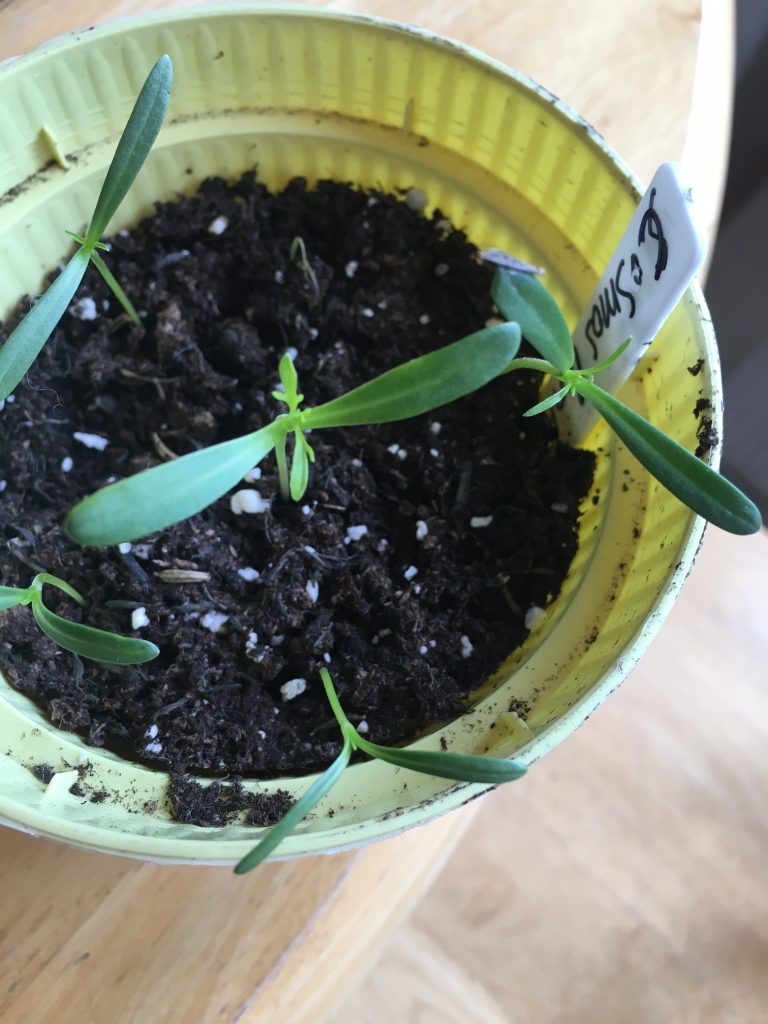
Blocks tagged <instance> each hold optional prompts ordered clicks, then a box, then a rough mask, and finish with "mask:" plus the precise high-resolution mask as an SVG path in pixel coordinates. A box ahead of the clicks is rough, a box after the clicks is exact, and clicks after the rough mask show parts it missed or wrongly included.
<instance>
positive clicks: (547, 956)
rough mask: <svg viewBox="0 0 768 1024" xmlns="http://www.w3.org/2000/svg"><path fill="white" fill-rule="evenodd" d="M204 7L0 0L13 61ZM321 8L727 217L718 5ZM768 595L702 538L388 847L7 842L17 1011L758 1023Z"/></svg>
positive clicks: (741, 561) (761, 577)
mask: <svg viewBox="0 0 768 1024" xmlns="http://www.w3.org/2000/svg"><path fill="white" fill-rule="evenodd" d="M188 6H193V5H192V4H191V3H188V2H183V0H182V2H176V3H173V2H168V0H166V2H165V3H160V2H152V0H150V2H122V0H81V2H79V3H62V0H0V59H3V58H4V57H7V56H11V55H13V54H15V53H22V52H25V51H27V50H29V49H31V48H32V47H33V46H35V45H37V44H38V43H39V42H41V41H44V40H45V39H46V38H49V37H50V36H53V35H55V34H57V33H59V32H61V31H65V30H66V29H68V28H72V27H76V26H80V25H84V24H90V23H94V22H99V21H104V20H106V19H107V18H108V17H112V16H118V15H125V14H128V13H139V12H142V11H147V10H152V9H156V8H160V7H188ZM313 6H325V7H328V8H331V9H334V10H357V11H365V12H367V13H372V14H380V15H385V16H389V17H394V18H400V19H401V20H406V21H410V22H412V23H414V24H417V25H421V26H424V27H427V28H430V29H434V30H436V31H439V32H442V33H444V34H447V35H451V36H454V37H456V38H459V39H461V40H463V41H465V42H468V43H471V44H472V45H475V46H477V47H479V48H480V49H483V50H485V51H486V52H488V53H490V54H492V55H493V56H495V57H497V58H499V59H501V60H503V61H504V62H506V63H508V64H510V65H513V66H516V67H518V68H520V69H521V70H523V71H525V72H527V73H529V74H531V75H532V76H533V77H534V78H537V79H538V80H540V81H542V82H543V83H545V84H546V85H548V86H549V87H550V88H551V89H552V90H553V91H554V92H556V93H558V94H559V95H560V96H562V98H563V99H565V100H566V101H567V102H569V103H570V104H571V105H572V106H574V107H575V108H577V109H579V110H580V111H581V112H582V113H584V114H585V115H586V116H587V117H588V118H589V119H590V120H591V121H592V122H593V123H594V124H595V125H596V126H597V127H598V128H599V129H600V130H601V131H602V132H603V133H604V134H605V135H606V136H607V138H608V140H609V141H610V142H611V143H612V144H613V145H614V146H615V147H616V148H617V149H618V150H619V151H620V152H621V153H622V154H623V156H624V157H625V159H626V160H627V161H628V162H629V164H630V165H631V166H632V167H633V168H634V170H635V171H636V173H637V174H638V175H639V176H640V178H641V179H643V180H647V179H648V178H649V177H650V175H651V174H652V172H653V170H654V169H655V167H656V165H657V164H658V163H659V162H660V161H661V160H663V159H668V158H674V157H680V156H681V155H683V154H684V155H685V157H686V159H687V161H688V164H689V166H690V168H691V169H692V172H693V175H692V176H693V180H694V184H695V186H696V188H697V192H698V194H699V197H700V199H701V200H703V207H704V219H705V220H706V222H707V223H708V224H709V226H710V229H712V228H713V227H714V225H715V223H716V219H717V211H718V208H719V201H720V196H721V190H722V185H723V180H724V167H725V154H726V148H727V138H728V111H729V101H730V89H731V75H732V49H731V47H732V25H731V22H730V18H731V16H732V9H731V5H730V4H729V3H719V4H718V3H715V2H714V0H713V3H712V4H711V6H710V5H709V4H707V3H705V8H706V9H707V17H706V19H705V22H704V26H703V30H702V33H701V36H700V24H699V23H700V15H701V3H700V2H699V0H647V2H645V3H643V4H632V3H629V2H626V3H616V0H591V2H589V3H587V4H585V3H583V0H579V2H576V0H538V2H537V3H536V4H516V3H511V2H510V0H482V2H480V3H470V2H468V0H456V2H454V3H449V2H447V0H432V2H429V0H421V2H420V0H412V2H410V3H405V2H404V0H368V2H354V0H333V2H329V3H325V4H323V3H320V2H317V0H315V3H314V4H313ZM700 50H701V52H702V53H704V54H705V56H706V60H705V66H706V70H707V73H706V75H705V76H701V75H700V76H698V78H697V76H696V74H695V65H696V57H697V53H698V52H699V51H700ZM767 580H768V541H767V539H766V536H765V535H764V534H763V535H759V536H757V537H754V538H750V539H747V540H738V541H736V540H734V539H732V538H729V537H726V536H725V535H723V534H720V533H718V532H717V531H714V530H710V531H709V533H708V536H707V540H706V543H705V546H704V549H703V553H702V555H701V557H700V561H699V565H698V566H697V568H696V569H695V571H694V574H693V576H692V578H691V580H690V581H689V583H688V584H687V586H686V589H685V592H684V594H683V596H682V598H681V600H680V602H679V603H678V605H677V606H676V608H675V610H674V612H673V614H672V617H671V619H670V621H669V623H668V624H667V625H666V626H665V627H664V629H663V631H662V633H661V636H660V637H659V639H658V640H657V641H656V643H655V645H654V647H653V648H652V650H651V652H650V653H649V654H648V655H647V656H646V658H645V660H644V662H643V664H642V666H641V667H640V668H638V669H637V670H636V672H635V673H634V675H633V676H632V678H631V680H630V681H629V682H628V683H627V684H625V686H624V687H623V688H622V690H621V691H620V692H619V693H618V694H617V695H616V696H614V697H612V698H611V700H610V701H609V702H608V704H607V706H606V707H605V708H604V709H601V711H600V712H599V713H598V714H597V715H596V716H595V717H594V718H593V719H592V720H591V721H590V722H589V724H588V725H587V726H586V727H585V728H584V729H582V730H580V731H579V732H578V733H577V734H576V735H575V736H574V737H573V738H571V739H570V740H569V741H568V742H567V743H566V744H564V745H563V746H561V747H560V748H558V749H557V750H556V751H555V752H554V753H553V754H551V755H550V756H549V757H548V758H546V759H545V760H544V761H543V762H542V763H540V764H539V765H537V769H536V771H535V772H532V773H531V776H530V779H529V780H528V781H527V782H526V785H525V787H509V788H507V789H502V790H500V791H498V792H497V793H494V794H493V795H491V796H490V797H488V798H486V799H485V800H484V801H480V802H477V803H475V804H474V805H473V806H472V807H470V808H468V809H465V810H464V811H462V812H459V813H457V814H454V815H453V816H452V817H450V818H448V819H446V820H443V821H440V822H436V823H434V824H433V825H431V826H429V827H428V828H425V829H421V830H419V831H417V832H414V833H411V834H409V835H407V836H403V837H400V838H398V839H394V840H391V841H389V842H387V843H385V844H382V845H379V846H377V847H373V848H369V849H367V850H363V851H358V852H355V853H350V854H342V855H338V856H335V857H326V858H313V859H312V860H305V861H300V862H293V863H290V864H277V865H267V866H266V867H265V868H263V869H262V870H261V871H260V872H258V873H257V874H256V875H255V876H251V877H250V878H249V879H247V880H245V881H243V880H238V879H235V878H233V877H232V876H231V875H230V874H229V873H228V872H226V871H222V870H219V869H208V868H198V869H188V868H180V869H174V868H157V867H153V866H150V865H140V864H135V863H130V862H123V861H120V860H115V859H110V858H107V857H103V856H98V855H94V854H87V853H82V852H79V851H75V850H70V849H66V848H64V847H61V846H58V845H55V844H49V843H46V842H43V841H40V840H35V839H32V838H30V837H28V836H23V835H19V834H16V833H12V832H8V831H4V832H2V833H1V834H0V864H1V865H2V870H3V874H2V880H3V883H4V884H3V886H2V896H0V906H2V910H1V911H0V1019H1V1020H2V1021H3V1022H4V1024H15V1022H17V1021H19V1022H20V1021H24V1022H32V1024H47V1022H54V1021H55V1022H56V1024H70V1022H72V1024H74V1022H78V1024H90V1022H94V1024H95V1022H99V1024H102V1022H105V1021H108V1022H110V1024H134V1022H135V1024H138V1022H141V1024H157V1022H173V1024H175V1022H182V1021H183V1022H184V1024H207V1022H209V1021H210V1022H214V1021H217V1022H230V1021H231V1022H234V1021H242V1022H245V1024H247V1022H257V1021H258V1022H270V1024H271V1022H272V1021H280V1022H281V1024H282V1022H287V1024H294V1022H295V1024H304V1022H307V1024H310V1022H311V1024H320V1022H321V1021H323V1020H326V1019H329V1018H328V1014H329V1013H330V1008H331V1007H332V1006H337V1009H336V1010H335V1011H334V1012H333V1013H332V1014H331V1019H333V1020H334V1021H336V1022H337V1024H352V1021H353V1020H354V1021H356V1022H376V1024H378V1022H379V1021H384V1020H393V1019H394V1020H398V1021H406V1022H409V1024H410V1022H419V1024H426V1022H431V1021H448V1022H450V1021H456V1022H459V1021H461V1022H462V1024H470V1022H475V1021H476V1022H478V1024H479V1022H481V1021H482V1022H483V1024H499V1022H502V1021H507V1022H512V1021H514V1022H518V1021H521V1022H523V1021H525V1022H527V1021H530V1022H531V1024H533V1022H536V1024H546V1022H550V1021H551V1022H555V1021H557V1022H558V1024H560V1022H573V1024H582V1022H583V1024H587V1022H589V1024H602V1022H603V1021H604V1022H605V1024H608V1022H609V1021H610V1022H611V1024H614V1022H618V1021H626V1022H631V1024H637V1022H645V1021H648V1022H649V1024H650V1022H651V1021H653V1022H654V1024H656V1022H660V1021H664V1022H669V1021H680V1022H681V1024H682V1022H691V1024H694V1022H699V1021H708V1022H709V1021H712V1022H715V1021H717V1022H720V1021H728V1022H731V1021H733V1022H741V1021H743V1022H744V1024H754V1022H757V1021H760V1020H766V1019H768V1017H766V1016H761V1014H764V1013H765V1009H764V1008H765V1006H766V1005H767V1004H768V1000H766V996H768V991H766V990H765V984H766V983H765V980H764V978H765V976H766V974H768V971H767V970H766V968H768V956H767V955H766V935H767V931H766V923H765V922H766V920H768V914H767V913H766V911H768V895H767V892H766V885H765V868H764V861H765V858H764V850H765V840H766V824H765V815H764V805H765V801H764V798H763V794H764V793H765V783H766V775H767V774H768V769H766V767H765V765H766V759H765V757H764V753H763V752H764V750H765V749H766V744H765V739H766V736H765V733H766V721H765V718H766V716H765V704H764V701H763V700H762V687H761V680H764V678H765V668H764V665H765V662H766V654H768V644H767V642H766V634H765V623H764V618H765V609H766V607H767V606H768V602H766V597H767V596H768V595H766V581H767ZM472 822H473V823H474V824H472V827H470V828H468V826H470V824H471V823H472ZM462 833H464V837H463V839H461V836H462ZM460 839H461V841H460V843H459V845H458V847H457V848H456V849H455V852H453V854H452V855H451V851H452V849H453V848H454V847H455V846H456V843H457V842H458V841H459V840H460ZM761 844H762V848H761ZM449 855H451V856H450V859H449V860H448V863H447V866H445V868H444V870H443V871H442V873H441V874H440V876H439V878H438V880H437V882H436V883H435V884H434V886H433V887H432V889H431V890H430V891H429V893H428V894H427V896H426V898H424V899H422V900H421V902H419V903H418V905H417V909H416V911H415V913H414V914H413V915H412V916H411V918H410V920H409V921H408V922H407V923H405V924H402V923H400V924H399V925H398V924H397V922H398V921H400V920H401V919H402V918H403V916H404V914H405V913H406V912H407V911H408V910H410V909H412V908H413V907H414V905H416V903H417V897H419V896H420V895H421V894H422V893H423V891H424V889H425V888H426V886H427V885H428V883H429V882H430V881H432V880H433V879H434V877H435V875H436V873H437V872H438V871H439V869H440V867H441V866H442V865H443V864H444V863H445V861H446V858H448V857H449ZM395 926H396V927H395ZM393 928H394V929H395V930H394V931H393V932H392V929H393ZM390 932H392V937H391V939H390V941H389V944H388V945H387V947H386V949H385V953H384V955H383V957H382V959H380V960H379V962H378V965H377V967H376V968H375V970H374V971H373V972H372V973H369V974H367V975H364V974H363V973H362V970H361V967H362V965H363V964H364V963H365V962H366V960H368V959H370V957H371V955H372V953H373V952H374V951H375V950H376V949H377V948H378V947H379V946H380V944H381V942H382V941H383V939H384V938H385V937H386V936H387V935H388V934H389V933H390ZM361 979H364V980H363V981H362V982H361ZM356 980H357V981H358V983H359V988H358V990H357V991H356V992H354V993H352V994H351V995H350V996H348V997H347V998H346V1001H344V1002H343V1004H342V1005H341V1006H340V1008H338V1004H339V1001H340V1000H341V999H342V998H343V997H344V993H345V991H346V989H347V988H349V987H350V986H351V985H352V984H353V983H354V982H355V981H356ZM761 986H762V989H761ZM761 994H762V1002H761V1001H760V997H761Z"/></svg>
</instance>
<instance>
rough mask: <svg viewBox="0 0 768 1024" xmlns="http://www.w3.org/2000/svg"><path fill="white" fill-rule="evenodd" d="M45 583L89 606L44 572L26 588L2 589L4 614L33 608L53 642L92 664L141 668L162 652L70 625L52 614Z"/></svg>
mask: <svg viewBox="0 0 768 1024" xmlns="http://www.w3.org/2000/svg"><path fill="white" fill-rule="evenodd" d="M45 583H48V584H50V585H51V586H52V587H57V588H58V589H59V590H63V591H64V593H65V594H67V595H68V596H69V597H71V598H72V599H73V600H75V601H77V603H78V604H79V605H81V606H82V605H84V604H85V599H84V598H83V597H82V596H81V595H80V594H79V593H78V592H77V591H76V590H75V588H74V587H71V586H70V585H69V584H68V583H66V582H65V581H64V580H61V579H59V577H58V576H51V574H50V573H47V572H40V573H38V574H37V576H35V578H34V579H33V580H32V582H31V584H30V585H29V586H28V587H26V588H22V587H0V611H5V610H6V609H8V608H13V607H15V606H16V605H29V606H30V607H31V609H32V614H33V615H34V617H35V622H36V623H37V624H38V626H39V627H40V629H41V630H42V632H43V633H45V635H46V636H47V637H49V639H51V640H53V642H54V643H55V644H58V645H59V647H63V648H64V650H65V651H71V652H72V653H73V654H79V655H80V657H81V658H90V659H91V661H104V662H108V663H110V664H112V665H141V664H143V663H144V662H146V661H152V659H153V658H156V657H157V656H158V654H159V653H160V651H159V650H158V648H157V647H156V646H155V645H154V644H153V643H150V641H149V640H139V639H136V638H135V637H130V636H120V635H119V634H117V633H108V632H107V631H106V630H103V629H94V627H93V626H84V625H83V624H82V623H80V622H70V621H69V619H64V618H62V617H61V615H57V614H56V613H55V612H52V611H51V610H50V608H47V607H46V606H45V602H44V601H43V585H44V584H45Z"/></svg>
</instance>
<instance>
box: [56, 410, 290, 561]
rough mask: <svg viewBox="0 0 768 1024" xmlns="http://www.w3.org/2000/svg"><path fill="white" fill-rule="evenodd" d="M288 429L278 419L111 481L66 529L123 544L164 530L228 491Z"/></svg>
mask: <svg viewBox="0 0 768 1024" xmlns="http://www.w3.org/2000/svg"><path fill="white" fill-rule="evenodd" d="M284 433H285V430H284V427H283V426H282V424H281V422H280V421H279V420H278V421H275V422H274V423H270V424H269V426H267V427H263V428H262V429H261V430H257V431H256V432H255V433H253V434H246V435H245V437H238V438H236V439H235V440H234V441H224V442H223V443H222V444H215V445H213V446H212V447H210V448H204V449H202V451H199V452H193V453H192V454H191V455H183V456H181V458H178V459H174V461H173V462H166V463H163V465H160V466H153V467H152V469H145V470H144V471H143V472H141V473H137V474H136V475H135V476H131V477H128V478H127V479H126V480H120V481H119V482H118V483H116V484H110V486H109V487H104V488H103V489H102V490H100V491H96V493H95V494H91V495H90V496H89V497H87V498H85V499H84V500H83V501H81V502H80V503H79V504H78V505H75V507H74V508H73V509H72V510H71V511H70V513H69V515H68V516H67V518H66V520H65V522H64V529H65V531H66V532H67V533H68V534H69V536H70V537H71V538H72V539H73V540H74V541H76V542H77V543H78V544H121V543H124V542H125V541H130V540H137V539H138V538H139V537H145V536H147V534H150V533H155V532H156V531H158V530H164V529H165V528H166V527H167V526H172V525H173V524H174V523H178V522H180V521H181V520H182V519H188V518H189V517H190V516H193V515H196V513H198V512H200V511H201V510H202V509H204V508H206V507H207V506H208V505H210V504H212V503H213V502H214V501H216V500H217V499H219V498H220V497H221V496H222V495H223V494H226V492H227V491H228V490H229V489H230V488H232V487H234V486H235V485H236V484H237V483H238V482H239V481H240V480H242V478H243V477H244V476H245V474H246V473H247V472H248V470H249V469H252V468H253V467H254V466H255V465H256V464H257V463H259V462H260V461H261V460H262V459H263V458H264V456H265V455H267V454H268V453H269V452H270V451H272V449H273V448H274V447H275V444H276V443H277V441H278V439H280V438H281V437H283V436H284Z"/></svg>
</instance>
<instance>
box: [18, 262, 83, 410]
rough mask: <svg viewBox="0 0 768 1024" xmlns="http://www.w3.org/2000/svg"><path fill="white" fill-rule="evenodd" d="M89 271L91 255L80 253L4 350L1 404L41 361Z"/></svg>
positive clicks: (64, 270) (23, 321)
mask: <svg viewBox="0 0 768 1024" xmlns="http://www.w3.org/2000/svg"><path fill="white" fill-rule="evenodd" d="M87 267H88V254H87V253H86V252H85V251H84V250H83V249H79V250H78V251H77V252H76V253H75V255H74V256H73V257H72V259H71V260H70V261H69V263H68V264H67V265H66V267H64V269H63V270H62V272H61V273H60V274H59V276H58V277H57V278H56V280H55V281H54V282H53V284H52V285H51V287H50V288H49V289H48V291H46V292H45V293H44V294H43V295H41V296H40V298H39V299H38V300H37V302H36V303H35V305H34V306H33V307H32V309H30V311H29V312H28V313H27V315H26V316H25V317H24V319H23V320H22V321H21V323H20V324H19V325H18V326H17V327H16V328H15V330H14V331H13V332H12V333H11V335H10V337H9V338H8V340H7V341H6V343H5V344H4V345H3V347H2V349H0V401H3V400H5V399H6V398H7V397H8V395H10V393H11V392H12V391H13V389H14V388H15V387H17V385H18V384H19V382H20V381H21V380H22V378H23V377H24V374H25V373H26V372H27V370H28V369H29V368H30V366H31V365H32V364H33V363H34V361H35V359H37V356H38V354H39V352H40V350H41V349H42V347H43V345H45V343H46V341H48V339H49V338H50V336H51V334H52V333H53V329H54V328H55V326H56V324H57V323H58V322H59V320H61V318H62V317H63V316H64V313H65V312H66V310H67V306H68V305H69V304H70V302H71V301H72V299H73V298H74V295H75V292H76V291H77V289H78V286H79V284H80V282H81V281H82V279H83V275H84V274H85V271H86V269H87Z"/></svg>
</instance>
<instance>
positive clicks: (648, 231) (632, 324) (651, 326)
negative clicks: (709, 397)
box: [558, 163, 707, 443]
mask: <svg viewBox="0 0 768 1024" xmlns="http://www.w3.org/2000/svg"><path fill="white" fill-rule="evenodd" d="M694 218H695V211H694V205H693V197H692V195H691V189H690V188H688V187H686V185H685V184H684V183H683V181H682V180H681V178H680V171H679V167H678V165H677V164H675V163H664V164H662V165H661V167H659V169H658V171H656V174H655V175H654V176H653V180H652V181H651V184H650V185H649V187H648V191H647V192H646V193H645V195H644V196H643V198H642V200H641V201H640V205H639V206H638V208H637V210H636V211H635V215H634V216H633V218H632V220H631V221H630V223H629V226H628V227H627V230H626V231H625V232H624V235H623V236H622V238H621V241H620V242H619V244H618V246H617V248H616V251H615V252H614V254H613V256H612V257H611V260H610V262H609V264H608V266H607V268H606V270H605V273H604V274H603V276H602V277H601V278H600V283H599V284H598V286H597V288H596V289H595V292H594V294H593V295H592V298H591V299H590V300H589V303H588V304H587V308H586V309H585V310H584V313H583V314H582V317H581V319H580V320H579V323H578V325H577V327H576V330H575V331H574V332H573V344H574V348H575V350H576V363H575V365H576V366H577V367H585V366H593V365H594V364H595V363H599V362H601V361H602V360H603V359H606V358H607V357H608V356H609V355H610V354H611V353H612V352H614V351H615V350H616V349H617V348H618V347H619V345H620V344H621V343H622V342H623V341H625V340H626V339H627V338H629V337H630V336H631V338H632V341H631V342H630V344H629V346H628V347H627V349H626V350H625V351H624V353H623V354H622V355H621V357H620V358H619V359H617V361H616V362H615V363H613V364H612V365H611V366H609V367H608V369H607V370H603V371H602V372H601V373H600V374H599V375H598V377H597V379H596V382H597V383H598V384H599V385H600V387H602V388H604V389H605V390H606V391H610V392H611V393H612V394H615V393H616V392H617V391H618V390H619V388H620V387H621V386H622V384H623V383H624V382H625V381H626V380H627V378H628V377H629V376H630V374H631V373H632V370H633V369H634V368H635V366H636V364H637V362H638V360H639V359H640V357H641V356H642V355H643V353H644V352H645V350H646V349H647V347H648V346H649V345H650V343H651V342H652V341H653V339H654V337H655V336H656V334H657V332H658V331H659V329H660V328H661V326H662V324H663V323H664V321H665V320H666V319H667V317H668V316H669V314H670V313H671V312H672V310H673V309H674V307H675V306H676V305H677V303H678V301H679V299H680V297H681V296H682V294H683V292H684V291H685V289H686V288H687V287H688V285H689V283H690V281H691V278H692V277H693V275H694V274H695V273H696V271H697V270H698V268H699V267H700V266H701V263H702V261H703V260H704V257H705V255H706V252H707V245H706V241H705V239H704V236H703V234H702V233H701V231H700V230H699V228H698V226H697V225H696V222H695V219H694ZM562 405H563V412H564V413H565V415H564V416H563V418H562V421H561V426H562V427H563V433H564V434H565V435H566V436H567V439H568V440H569V441H571V442H572V443H577V442H579V441H582V440H583V439H584V438H585V437H586V435H587V434H588V433H589V430H590V428H591V427H592V425H593V423H594V422H595V420H596V418H597V413H596V412H595V411H594V409H593V408H592V406H591V405H589V404H588V403H586V402H584V400H583V399H581V398H567V399H566V400H565V402H563V404H562ZM559 408H560V407H558V409H559Z"/></svg>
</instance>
